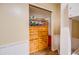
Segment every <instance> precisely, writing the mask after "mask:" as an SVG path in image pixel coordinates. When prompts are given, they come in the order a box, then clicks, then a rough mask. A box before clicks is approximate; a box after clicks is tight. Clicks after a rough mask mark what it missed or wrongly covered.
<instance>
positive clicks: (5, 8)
mask: <svg viewBox="0 0 79 59" xmlns="http://www.w3.org/2000/svg"><path fill="white" fill-rule="evenodd" d="M28 11H29V10H28V6H27V5H26V4H0V45H5V44H9V43H14V42H23V41H25V42H26V39H27V38H28V35H27V33H28V32H27V31H28V24H29V23H28V22H27V20H28V15H29V14H28ZM26 22H27V25H26ZM26 28H27V29H26Z"/></svg>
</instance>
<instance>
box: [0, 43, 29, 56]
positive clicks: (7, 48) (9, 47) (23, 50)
mask: <svg viewBox="0 0 79 59" xmlns="http://www.w3.org/2000/svg"><path fill="white" fill-rule="evenodd" d="M27 48H28V47H27V45H26V42H14V43H11V44H6V45H0V55H26V54H28V49H27Z"/></svg>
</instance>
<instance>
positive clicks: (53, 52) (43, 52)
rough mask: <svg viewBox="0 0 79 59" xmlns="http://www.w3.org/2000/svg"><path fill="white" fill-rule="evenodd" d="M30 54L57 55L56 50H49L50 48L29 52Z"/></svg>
mask: <svg viewBox="0 0 79 59" xmlns="http://www.w3.org/2000/svg"><path fill="white" fill-rule="evenodd" d="M30 55H58V51H57V50H56V51H51V50H50V49H45V50H42V51H39V52H35V53H31V54H30Z"/></svg>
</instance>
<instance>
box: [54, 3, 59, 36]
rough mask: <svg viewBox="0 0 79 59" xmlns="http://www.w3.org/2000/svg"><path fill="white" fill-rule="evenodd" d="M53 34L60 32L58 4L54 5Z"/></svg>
mask: <svg viewBox="0 0 79 59" xmlns="http://www.w3.org/2000/svg"><path fill="white" fill-rule="evenodd" d="M54 17H55V19H54V35H59V34H60V4H57V5H56V11H55V15H54Z"/></svg>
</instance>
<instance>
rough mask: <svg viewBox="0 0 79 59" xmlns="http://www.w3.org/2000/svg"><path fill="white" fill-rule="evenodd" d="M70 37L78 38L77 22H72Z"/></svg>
mask: <svg viewBox="0 0 79 59" xmlns="http://www.w3.org/2000/svg"><path fill="white" fill-rule="evenodd" d="M72 37H73V38H79V21H78V20H72Z"/></svg>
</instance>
